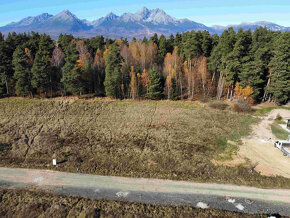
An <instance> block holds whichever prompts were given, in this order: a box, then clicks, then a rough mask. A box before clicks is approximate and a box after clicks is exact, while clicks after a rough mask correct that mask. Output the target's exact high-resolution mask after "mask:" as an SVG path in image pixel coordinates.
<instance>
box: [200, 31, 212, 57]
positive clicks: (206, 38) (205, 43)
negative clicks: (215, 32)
mask: <svg viewBox="0 0 290 218" xmlns="http://www.w3.org/2000/svg"><path fill="white" fill-rule="evenodd" d="M201 48H202V53H203V55H204V56H205V57H209V56H210V53H211V50H212V39H211V37H210V34H209V32H208V31H203V32H202V45H201Z"/></svg>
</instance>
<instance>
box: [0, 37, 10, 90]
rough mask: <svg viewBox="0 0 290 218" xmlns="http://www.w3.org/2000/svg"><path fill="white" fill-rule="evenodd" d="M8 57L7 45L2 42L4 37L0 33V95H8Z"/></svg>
mask: <svg viewBox="0 0 290 218" xmlns="http://www.w3.org/2000/svg"><path fill="white" fill-rule="evenodd" d="M10 62H11V60H10V57H9V50H8V48H7V44H6V43H5V41H4V36H3V35H2V34H1V33H0V95H2V94H4V93H6V94H7V95H8V94H9V85H8V83H9V74H10V72H9V66H10Z"/></svg>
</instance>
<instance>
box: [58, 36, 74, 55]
mask: <svg viewBox="0 0 290 218" xmlns="http://www.w3.org/2000/svg"><path fill="white" fill-rule="evenodd" d="M73 39H74V37H73V36H72V35H71V34H70V35H67V34H64V35H63V34H62V33H61V34H60V35H59V36H58V40H57V41H58V43H59V45H60V47H61V49H62V50H63V51H65V49H66V48H68V47H69V45H70V43H71V41H72V40H73Z"/></svg>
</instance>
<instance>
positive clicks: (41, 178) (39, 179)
mask: <svg viewBox="0 0 290 218" xmlns="http://www.w3.org/2000/svg"><path fill="white" fill-rule="evenodd" d="M42 180H43V177H42V176H41V177H37V178H35V179H34V180H33V182H40V181H42Z"/></svg>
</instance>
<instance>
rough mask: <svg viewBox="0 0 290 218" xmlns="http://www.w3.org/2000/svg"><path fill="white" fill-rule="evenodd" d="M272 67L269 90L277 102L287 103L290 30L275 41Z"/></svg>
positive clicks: (289, 74) (288, 93)
mask: <svg viewBox="0 0 290 218" xmlns="http://www.w3.org/2000/svg"><path fill="white" fill-rule="evenodd" d="M270 69H271V76H270V81H271V82H270V86H269V88H268V90H269V92H270V93H271V94H272V95H273V99H274V100H275V101H276V102H277V103H279V104H285V103H287V102H288V101H289V100H290V32H285V33H283V34H282V35H281V36H280V38H279V39H278V40H277V41H276V42H275V50H274V57H273V59H272V60H271V62H270Z"/></svg>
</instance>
